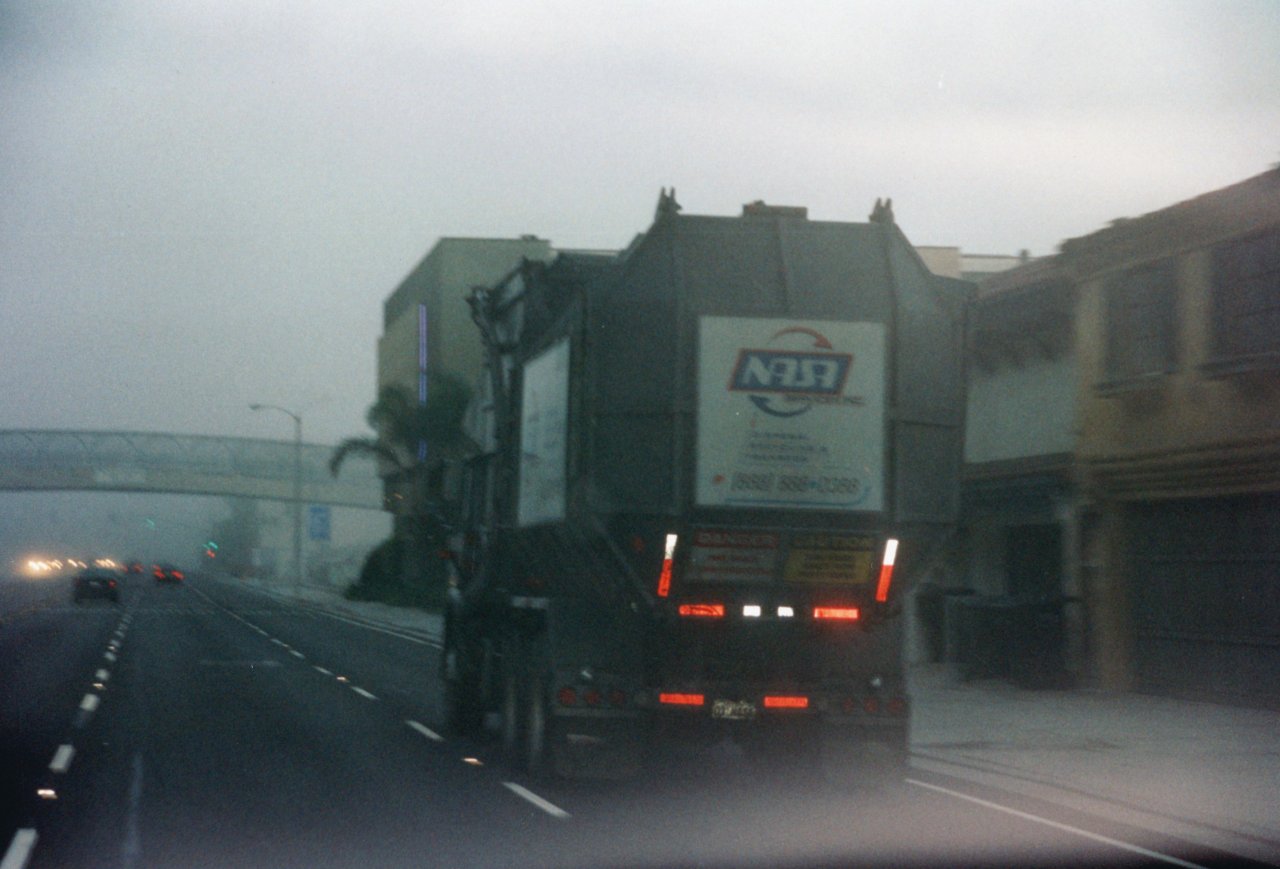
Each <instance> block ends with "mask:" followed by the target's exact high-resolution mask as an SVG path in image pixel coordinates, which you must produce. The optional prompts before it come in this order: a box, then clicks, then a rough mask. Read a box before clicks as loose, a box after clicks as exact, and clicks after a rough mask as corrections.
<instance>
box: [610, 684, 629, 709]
mask: <svg viewBox="0 0 1280 869" xmlns="http://www.w3.org/2000/svg"><path fill="white" fill-rule="evenodd" d="M609 705H610V706H613V707H616V708H618V709H621V708H622V707H623V706H626V705H627V692H626V691H623V690H622V689H621V688H614V689H613V690H612V691H610V692H609Z"/></svg>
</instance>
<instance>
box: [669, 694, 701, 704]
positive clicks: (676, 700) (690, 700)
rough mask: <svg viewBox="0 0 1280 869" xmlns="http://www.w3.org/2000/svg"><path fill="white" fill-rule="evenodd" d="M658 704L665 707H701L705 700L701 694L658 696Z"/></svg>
mask: <svg viewBox="0 0 1280 869" xmlns="http://www.w3.org/2000/svg"><path fill="white" fill-rule="evenodd" d="M658 702H659V703H662V704H664V705H667V706H701V705H702V704H704V703H706V702H707V698H706V697H705V696H703V695H702V694H659V695H658Z"/></svg>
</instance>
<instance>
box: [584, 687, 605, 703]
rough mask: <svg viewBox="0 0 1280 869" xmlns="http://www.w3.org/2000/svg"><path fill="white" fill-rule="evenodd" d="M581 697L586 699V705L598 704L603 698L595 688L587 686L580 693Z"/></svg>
mask: <svg viewBox="0 0 1280 869" xmlns="http://www.w3.org/2000/svg"><path fill="white" fill-rule="evenodd" d="M582 699H583V700H584V701H586V704H587V705H588V706H599V705H600V701H601V700H603V699H604V698H603V697H601V696H600V692H599V691H597V690H596V689H595V688H588V689H587V690H586V691H584V692H583V693H582Z"/></svg>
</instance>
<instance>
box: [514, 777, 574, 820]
mask: <svg viewBox="0 0 1280 869" xmlns="http://www.w3.org/2000/svg"><path fill="white" fill-rule="evenodd" d="M502 784H503V786H504V787H506V789H507V790H509V791H511V792H512V793H513V794H515V795H516V796H519V797H523V798H524V799H526V800H528V801H529V802H531V803H533V804H534V805H535V806H537V807H538V808H540V809H542V810H543V811H544V812H546V813H547V814H548V815H550V816H551V817H553V818H561V819H563V818H567V817H569V813H568V812H566V811H565V810H564V809H562V808H560V807H559V806H557V805H555V804H554V803H549V802H547V801H546V800H544V799H543V798H542V797H540V796H538V795H537V794H535V793H534V792H533V791H531V790H529V789H527V788H522V787H520V785H518V784H516V783H515V782H513V781H504V782H503V783H502Z"/></svg>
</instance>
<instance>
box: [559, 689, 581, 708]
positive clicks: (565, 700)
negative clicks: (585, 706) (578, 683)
mask: <svg viewBox="0 0 1280 869" xmlns="http://www.w3.org/2000/svg"><path fill="white" fill-rule="evenodd" d="M556 702H557V703H559V704H560V705H561V706H577V705H578V692H577V691H575V690H573V689H572V688H570V687H568V686H566V687H564V688H561V689H560V690H559V691H557V692H556Z"/></svg>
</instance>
